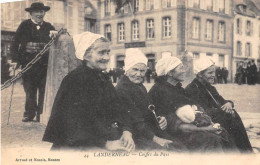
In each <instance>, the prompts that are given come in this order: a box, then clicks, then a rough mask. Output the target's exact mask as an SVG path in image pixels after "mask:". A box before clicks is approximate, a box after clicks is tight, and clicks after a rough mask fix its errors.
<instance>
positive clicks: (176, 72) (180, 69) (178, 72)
mask: <svg viewBox="0 0 260 165" xmlns="http://www.w3.org/2000/svg"><path fill="white" fill-rule="evenodd" d="M184 75H185V68H184V66H183V64H179V65H178V66H177V67H176V68H174V69H173V70H171V71H170V72H169V73H168V76H170V77H172V78H173V79H175V80H177V81H184Z"/></svg>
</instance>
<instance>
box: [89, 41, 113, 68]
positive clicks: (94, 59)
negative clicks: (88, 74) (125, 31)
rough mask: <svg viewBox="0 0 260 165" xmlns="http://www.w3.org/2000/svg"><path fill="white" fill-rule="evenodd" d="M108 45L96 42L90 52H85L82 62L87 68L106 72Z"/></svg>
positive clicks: (108, 56)
mask: <svg viewBox="0 0 260 165" xmlns="http://www.w3.org/2000/svg"><path fill="white" fill-rule="evenodd" d="M109 53H110V43H109V42H104V41H102V40H99V39H98V40H96V41H95V42H94V44H93V46H92V48H91V51H90V52H86V54H85V55H84V60H86V61H87V66H88V67H90V68H92V69H97V70H102V71H104V70H106V69H107V65H108V62H109V58H110V55H109Z"/></svg>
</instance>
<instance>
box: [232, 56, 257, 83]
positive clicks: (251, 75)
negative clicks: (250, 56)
mask: <svg viewBox="0 0 260 165" xmlns="http://www.w3.org/2000/svg"><path fill="white" fill-rule="evenodd" d="M257 82H259V72H257V67H256V65H255V61H254V60H251V61H248V62H247V63H244V62H241V63H240V64H239V66H238V68H237V70H236V75H235V83H237V84H239V85H241V84H248V85H255V84H256V83H257Z"/></svg>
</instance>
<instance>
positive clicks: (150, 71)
mask: <svg viewBox="0 0 260 165" xmlns="http://www.w3.org/2000/svg"><path fill="white" fill-rule="evenodd" d="M151 74H152V70H151V69H150V68H149V67H147V70H146V72H145V77H146V81H147V83H150V81H151Z"/></svg>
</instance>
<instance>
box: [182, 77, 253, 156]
mask: <svg viewBox="0 0 260 165" xmlns="http://www.w3.org/2000/svg"><path fill="white" fill-rule="evenodd" d="M185 91H186V93H187V94H188V96H189V97H191V98H192V99H193V100H194V101H195V102H196V103H198V104H200V105H201V106H202V107H203V108H204V110H205V111H206V113H207V114H208V115H209V116H210V117H211V118H212V121H213V122H215V123H219V124H220V125H221V126H222V127H224V128H225V129H226V130H227V132H228V133H229V134H230V135H231V137H232V138H233V139H234V141H235V143H236V146H237V147H238V149H239V150H240V151H241V152H252V147H251V144H250V142H249V139H248V136H247V133H246V130H245V127H244V125H243V122H242V120H241V118H240V116H239V114H238V113H237V112H236V111H234V114H233V115H230V114H228V113H226V112H224V111H223V110H222V109H221V106H222V105H224V104H225V103H227V102H230V103H232V105H233V107H234V104H233V102H232V101H229V100H226V99H224V98H223V97H222V96H221V95H220V94H219V93H218V91H217V90H216V88H215V87H214V86H212V85H210V84H206V85H203V84H202V83H200V82H199V80H198V79H196V78H195V79H194V80H193V81H192V82H191V83H190V84H189V85H188V86H187V87H186V88H185ZM209 93H210V94H209ZM213 98H214V99H213Z"/></svg>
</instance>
